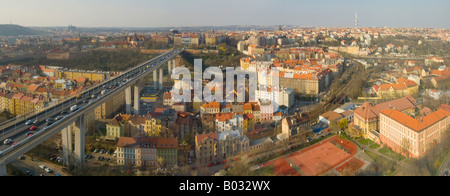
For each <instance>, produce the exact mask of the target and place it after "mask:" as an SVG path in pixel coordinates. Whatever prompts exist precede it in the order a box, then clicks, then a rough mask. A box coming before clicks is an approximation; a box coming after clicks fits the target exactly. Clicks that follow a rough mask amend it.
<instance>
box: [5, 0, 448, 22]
mask: <svg viewBox="0 0 450 196" xmlns="http://www.w3.org/2000/svg"><path fill="white" fill-rule="evenodd" d="M356 12H358V19H359V24H360V26H365V27H372V26H377V27H383V26H388V27H433V28H450V1H448V0H307V1H305V0H0V24H9V23H10V22H11V21H12V23H13V24H18V25H23V26H68V25H74V26H78V27H172V26H202V25H214V26H220V25H300V26H332V27H352V26H354V24H355V13H356Z"/></svg>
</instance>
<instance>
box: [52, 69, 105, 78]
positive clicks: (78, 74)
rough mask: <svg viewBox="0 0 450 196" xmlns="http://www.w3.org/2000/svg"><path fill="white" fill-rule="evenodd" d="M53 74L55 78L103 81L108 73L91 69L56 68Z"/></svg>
mask: <svg viewBox="0 0 450 196" xmlns="http://www.w3.org/2000/svg"><path fill="white" fill-rule="evenodd" d="M55 76H56V77H57V78H66V79H72V80H74V79H79V78H88V79H89V81H103V80H106V79H108V78H109V77H108V74H106V73H104V72H93V71H67V70H56V71H55Z"/></svg>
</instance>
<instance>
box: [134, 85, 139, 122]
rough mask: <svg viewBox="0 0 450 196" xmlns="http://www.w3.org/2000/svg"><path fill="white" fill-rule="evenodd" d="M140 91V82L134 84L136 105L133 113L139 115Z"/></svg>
mask: <svg viewBox="0 0 450 196" xmlns="http://www.w3.org/2000/svg"><path fill="white" fill-rule="evenodd" d="M139 91H140V87H139V84H135V85H134V106H133V113H134V115H136V116H139V98H140V96H139Z"/></svg>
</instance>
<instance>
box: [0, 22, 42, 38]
mask: <svg viewBox="0 0 450 196" xmlns="http://www.w3.org/2000/svg"><path fill="white" fill-rule="evenodd" d="M44 34H47V32H44V31H39V30H34V29H30V28H27V27H23V26H19V25H12V24H0V36H19V35H44Z"/></svg>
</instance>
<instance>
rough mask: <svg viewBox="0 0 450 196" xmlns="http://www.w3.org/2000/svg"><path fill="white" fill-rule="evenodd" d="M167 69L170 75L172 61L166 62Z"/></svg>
mask: <svg viewBox="0 0 450 196" xmlns="http://www.w3.org/2000/svg"><path fill="white" fill-rule="evenodd" d="M167 68H168V69H169V75H171V74H172V71H171V70H172V61H171V60H169V61H167Z"/></svg>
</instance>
